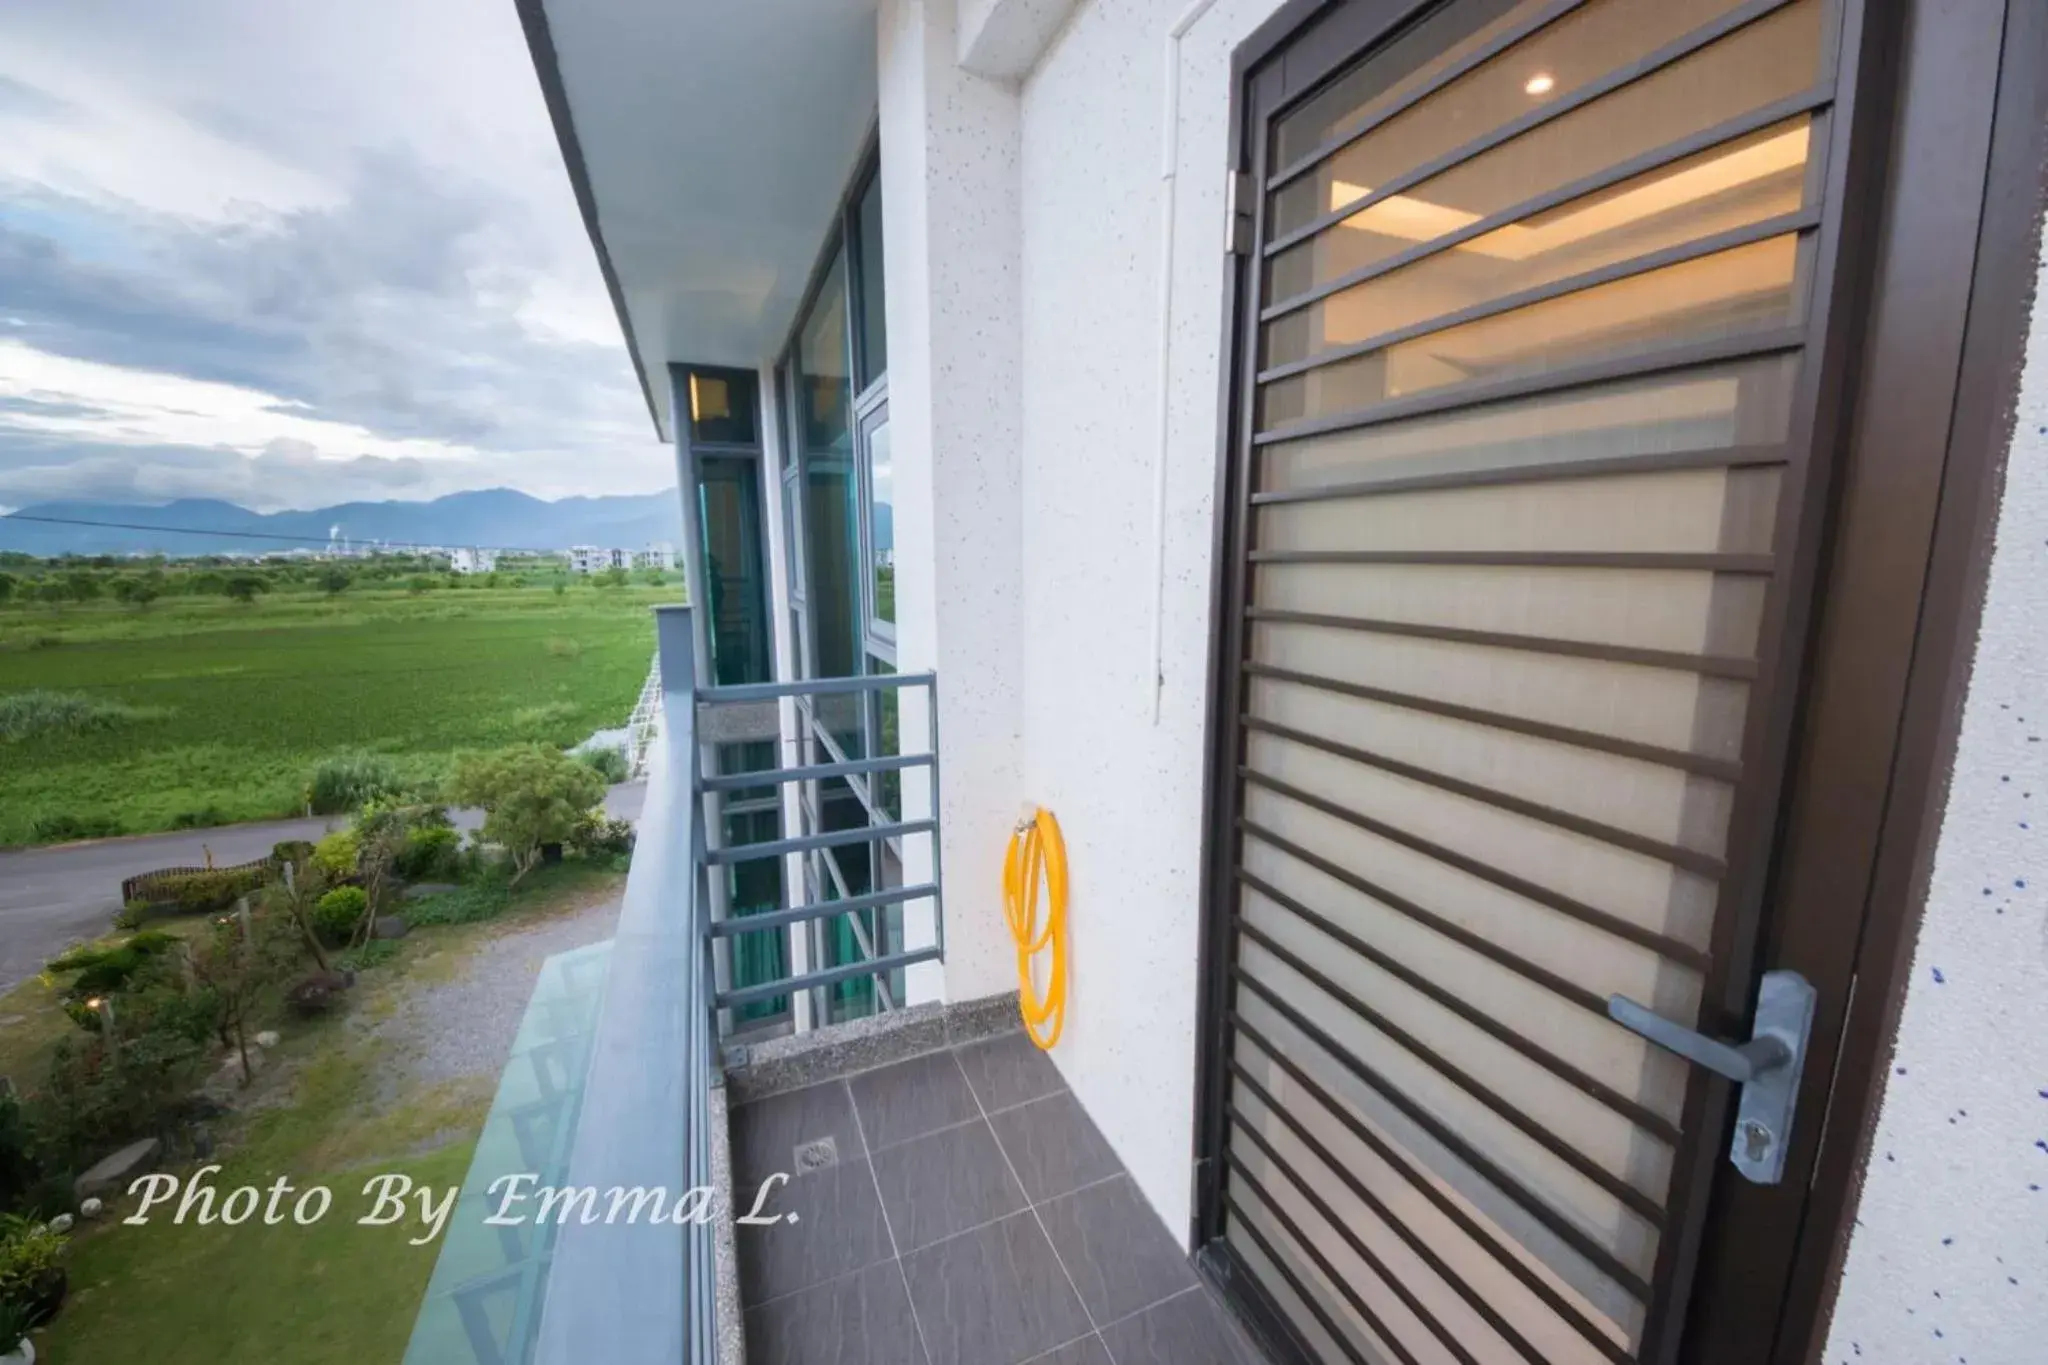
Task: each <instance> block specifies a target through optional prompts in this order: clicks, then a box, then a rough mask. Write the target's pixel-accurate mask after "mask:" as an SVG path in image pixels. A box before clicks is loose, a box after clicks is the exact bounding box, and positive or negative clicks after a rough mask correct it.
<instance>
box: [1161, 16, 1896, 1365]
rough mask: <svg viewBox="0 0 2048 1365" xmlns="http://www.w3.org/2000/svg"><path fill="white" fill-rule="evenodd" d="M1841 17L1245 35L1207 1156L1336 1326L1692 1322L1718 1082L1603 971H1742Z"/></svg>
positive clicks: (1384, 1328) (1838, 79) (1715, 1020)
mask: <svg viewBox="0 0 2048 1365" xmlns="http://www.w3.org/2000/svg"><path fill="white" fill-rule="evenodd" d="M1861 23H1862V19H1861V13H1860V6H1859V5H1858V4H1856V3H1855V2H1854V0H1749V3H1735V2H1734V0H1582V2H1581V3H1566V2H1561V0H1521V2H1520V3H1515V2H1514V0H1448V3H1440V4H1436V5H1433V6H1422V7H1420V8H1418V7H1417V6H1416V5H1414V4H1413V3H1393V2H1392V0H1379V2H1378V3H1372V2H1370V0H1354V3H1352V4H1349V5H1344V6H1338V7H1336V8H1334V9H1331V10H1327V11H1325V12H1324V14H1323V15H1322V16H1321V17H1320V18H1319V19H1318V21H1317V22H1316V23H1314V24H1311V25H1309V26H1308V27H1306V28H1305V29H1303V30H1302V31H1301V33H1300V36H1298V37H1296V38H1293V39H1290V40H1289V41H1288V42H1286V43H1284V44H1282V45H1281V46H1280V47H1279V48H1278V49H1277V50H1276V51H1274V52H1273V53H1271V54H1269V55H1268V56H1266V57H1265V58H1263V59H1262V60H1261V62H1260V63H1259V64H1258V65H1256V66H1255V67H1254V68H1253V69H1252V70H1251V71H1250V73H1249V74H1248V75H1247V76H1246V77H1245V81H1246V84H1245V86H1244V90H1243V96H1242V112H1243V114H1244V118H1245V122H1244V124H1243V126H1242V129H1241V136H1242V137H1243V139H1244V147H1243V158H1242V163H1241V164H1242V165H1244V166H1245V167H1246V168H1247V178H1246V179H1245V180H1244V181H1243V182H1242V183H1241V186H1240V188H1241V189H1243V190H1248V191H1249V193H1248V194H1243V195H1241V196H1240V203H1239V205H1238V209H1239V211H1240V213H1241V214H1242V215H1243V217H1244V219H1245V220H1246V221H1245V227H1246V228H1247V230H1248V238H1247V240H1246V241H1245V242H1243V243H1241V245H1242V246H1243V247H1244V255H1245V261H1246V264H1245V266H1244V278H1243V280H1242V282H1241V284H1240V292H1239V294H1238V300H1239V302H1238V308H1239V323H1240V329H1239V331H1240V335H1239V337H1238V340H1237V344H1236V356H1235V366H1236V378H1235V384H1236V387H1235V390H1234V394H1235V399H1234V404H1233V423H1234V435H1233V440H1234V443H1235V444H1234V446H1233V449H1232V450H1231V452H1230V458H1229V461H1228V470H1229V473H1228V476H1227V479H1226V492H1227V494H1228V496H1227V497H1226V505H1225V517H1226V522H1225V525H1226V534H1225V550H1226V553H1225V558H1226V568H1225V570H1224V575H1225V577H1224V588H1223V592H1224V618H1225V619H1224V621H1223V636H1224V643H1223V645H1222V647H1221V648H1222V653H1223V658H1224V660H1225V664H1224V668H1223V672H1222V675H1221V676H1220V677H1219V680H1218V694H1217V695H1218V707H1219V709H1218V713H1217V716H1218V722H1219V723H1218V725H1217V727H1216V729H1217V737H1218V745H1219V750H1218V753H1219V758H1218V767H1217V779H1216V780H1215V781H1214V783H1213V784H1212V809H1211V818H1212V821H1213V822H1214V824H1215V825H1216V826H1217V830H1216V833H1217V838H1218V841H1219V844H1218V847H1219V850H1220V852H1219V854H1218V862H1217V864H1216V866H1215V867H1214V868H1213V869H1212V873H1211V876H1212V896H1213V897H1214V900H1215V904H1216V905H1217V907H1218V908H1217V910H1216V911H1215V913H1217V914H1218V915H1219V916H1220V917H1221V918H1222V920H1223V921H1224V922H1225V923H1226V924H1227V928H1226V929H1225V931H1224V932H1225V934H1226V937H1227V947H1226V950H1225V952H1224V953H1223V965H1222V966H1221V967H1220V968H1219V969H1218V972H1217V978H1216V981H1217V984H1215V985H1214V986H1212V990H1214V991H1215V992H1216V994H1215V995H1214V996H1213V997H1212V1000H1213V1001H1214V1008H1215V1009H1216V1010H1217V1011H1218V1012H1220V1015H1221V1018H1222V1019H1223V1020H1224V1025H1223V1026H1222V1028H1221V1031H1220V1035H1219V1036H1220V1038H1221V1041H1220V1042H1219V1043H1218V1044H1217V1045H1216V1053H1215V1055H1214V1056H1213V1057H1212V1059H1211V1067H1210V1071H1209V1075H1208V1079H1207V1081H1206V1086H1207V1089H1206V1092H1205V1093H1206V1096H1207V1099H1208V1103H1209V1105H1210V1107H1211V1111H1212V1117H1211V1118H1210V1119H1209V1130H1210V1133H1209V1137H1208V1138H1205V1144H1206V1145H1207V1150H1206V1152H1205V1155H1206V1156H1207V1158H1208V1162H1209V1166H1208V1178H1207V1179H1206V1180H1205V1182H1204V1184H1203V1188H1202V1191H1201V1193H1200V1195H1199V1197H1198V1202H1199V1203H1200V1205H1201V1215H1200V1216H1201V1218H1202V1220H1203V1225H1204V1232H1205V1234H1206V1235H1208V1236H1211V1237H1213V1238H1214V1239H1216V1240H1217V1241H1218V1242H1219V1243H1220V1245H1221V1246H1222V1247H1224V1248H1226V1249H1227V1252H1228V1256H1229V1260H1230V1263H1231V1264H1232V1265H1233V1266H1235V1267H1238V1268H1239V1269H1240V1270H1241V1271H1242V1273H1244V1274H1246V1275H1248V1276H1249V1278H1250V1280H1251V1282H1252V1283H1253V1285H1254V1286H1256V1292H1257V1296H1258V1297H1259V1298H1260V1299H1261V1300H1262V1301H1263V1302H1264V1303H1265V1305H1266V1306H1267V1307H1268V1309H1269V1310H1270V1311H1272V1312H1274V1313H1276V1314H1277V1315H1278V1317H1279V1318H1280V1319H1281V1320H1282V1321H1284V1323H1285V1326H1286V1329H1287V1330H1288V1331H1289V1332H1290V1333H1291V1334H1292V1335H1293V1336H1294V1337H1295V1338H1296V1339H1297V1342H1298V1344H1299V1345H1300V1346H1301V1347H1302V1348H1304V1349H1305V1351H1306V1353H1307V1354H1309V1355H1311V1356H1312V1357H1314V1358H1315V1359H1317V1360H1320V1361H1327V1362H1343V1361H1349V1362H1358V1365H1367V1363H1368V1362H1370V1363H1372V1365H1377V1363H1378V1362H1383V1361H1398V1362H1404V1363H1405V1365H1438V1363H1439V1362H1461V1363H1464V1365H1470V1363H1471V1362H1485V1363H1486V1365H1492V1362H1521V1361H1529V1362H1551V1363H1553V1365H1580V1363H1581V1362H1585V1363H1586V1365H1597V1363H1598V1362H1615V1363H1616V1365H1623V1363H1624V1362H1636V1361H1653V1360H1656V1361H1661V1360H1666V1359H1670V1358H1673V1356H1674V1353H1675V1349H1676V1348H1675V1341H1676V1332H1677V1318H1678V1314H1679V1312H1680V1310H1681V1308H1682V1305H1683V1303H1684V1299H1685V1295H1686V1292H1687V1290H1688V1289H1689V1278H1690V1276H1691V1274H1692V1272H1691V1270H1690V1269H1689V1268H1688V1267H1690V1266H1691V1264H1692V1260H1693V1253H1694V1251H1695V1249H1696V1247H1697V1244H1698V1240H1699V1236H1700V1227H1701V1221H1702V1217H1703V1210H1704V1201H1705V1200H1706V1199H1707V1197H1708V1192H1709V1190H1710V1189H1711V1186H1712V1182H1713V1180H1715V1179H1722V1178H1731V1179H1732V1178H1734V1177H1733V1176H1732V1175H1728V1174H1726V1172H1727V1166H1726V1151H1725V1143H1726V1109H1725V1105H1726V1098H1727V1092H1726V1087H1725V1086H1719V1085H1717V1084H1714V1083H1710V1082H1709V1081H1708V1079H1707V1078H1706V1076H1705V1075H1704V1073H1702V1072H1701V1071H1700V1070H1699V1069H1698V1068H1695V1067H1693V1066H1691V1065H1690V1064H1688V1063H1687V1062H1685V1061H1683V1060H1681V1059H1679V1058H1678V1057H1676V1056H1674V1055H1672V1054H1671V1053H1668V1052H1665V1051H1662V1050H1660V1049H1658V1048H1656V1047H1654V1046H1652V1045H1650V1044H1649V1043H1647V1042H1645V1041H1644V1040H1643V1039H1642V1038H1640V1037H1638V1036H1637V1035H1635V1034H1633V1033H1631V1032H1628V1031H1626V1030H1624V1029H1623V1028H1621V1027H1620V1026H1618V1025H1616V1024H1615V1023H1613V1022H1612V1021H1611V1020H1610V1018H1609V1017H1608V1014H1607V1002H1608V999H1609V997H1610V996H1611V995H1617V994H1618V995H1624V996H1628V997H1631V998H1633V999H1635V1000H1637V1001H1641V1002H1643V1003H1645V1004H1647V1005H1649V1006H1650V1007H1652V1008H1653V1009H1654V1010H1655V1011H1657V1013H1659V1014H1661V1015H1662V1016H1664V1017H1665V1018H1667V1019H1670V1020H1674V1021H1678V1022H1680V1023H1682V1024H1685V1025H1688V1026H1698V1027H1700V1028H1702V1029H1705V1030H1709V1031H1714V1032H1721V1033H1725V1032H1726V1031H1727V1029H1728V1026H1729V1024H1730V1022H1731V1020H1730V1019H1729V1018H1728V1017H1727V1012H1726V1011H1725V1010H1723V1009H1721V1008H1718V1007H1716V1006H1715V1005H1714V1003H1713V1002H1715V1001H1719V1000H1730V999H1742V998H1745V997H1746V996H1747V995H1748V993H1749V992H1750V991H1751V990H1752V989H1753V977H1752V971H1753V961H1752V960H1753V958H1754V957H1755V956H1756V954H1755V952H1754V948H1755V940H1756V936H1757V931H1758V920H1759V913H1760V905H1761V902H1762V899H1763V893H1764V886H1765V881H1766V874H1767V871H1768V868H1769V865H1770V861H1771V858H1772V853H1773V833H1774V830H1775V829H1776V828H1777V826H1778V817H1779V803H1780V800H1781V785H1782V784H1781V775H1782V774H1783V772H1784V771H1785V768H1786V751H1787V747H1788V742H1789V737H1790V735H1791V734H1792V719H1793V713H1794V708H1795V706H1796V703H1797V700H1798V681H1799V680H1798V676H1797V675H1798V673H1799V661H1800V659H1801V658H1802V657H1803V655H1804V653H1805V649H1804V640H1805V631H1806V628H1807V623H1808V620H1809V616H1810V609H1811V608H1812V606H1813V598H1814V587H1813V585H1814V582H1815V580H1816V574H1817V566H1818V563H1819V555H1820V551H1819V546H1818V544H1817V542H1818V540H1819V538H1820V537H1819V532H1818V530H1817V529H1816V528H1817V526H1818V525H1819V524H1820V522H1821V520H1822V518H1821V516H1820V514H1819V511H1818V506H1819V503H1820V502H1821V498H1820V497H1818V496H1817V492H1816V490H1820V489H1822V488H1824V487H1825V486H1826V484H1827V477H1828V473H1829V471H1828V469H1827V468H1826V467H1825V466H1826V465H1827V463H1828V461H1829V460H1831V459H1832V458H1833V456H1831V455H1829V454H1828V453H1827V450H1828V448H1829V446H1830V444H1831V441H1830V439H1829V435H1828V433H1829V432H1830V430H1831V427H1830V423H1831V422H1832V420H1833V417H1832V415H1831V414H1832V412H1833V410H1834V409H1835V408H1837V407H1839V399H1836V398H1831V397H1830V396H1829V394H1830V387H1829V381H1828V380H1827V379H1826V378H1825V375H1826V374H1827V373H1832V371H1831V369H1830V367H1831V366H1832V365H1833V364H1834V360H1833V358H1832V357H1831V356H1829V355H1827V354H1824V352H1825V351H1826V349H1827V348H1826V347H1824V346H1823V345H1822V344H1821V338H1822V337H1823V336H1824V335H1828V334H1829V333H1828V325H1827V324H1828V316H1829V310H1830V308H1831V306H1833V304H1834V303H1835V301H1836V299H1837V298H1839V297H1840V296H1841V295H1842V293H1843V292H1844V290H1843V287H1842V286H1843V281H1842V280H1841V279H1838V278H1837V276H1838V275H1840V274H1841V273H1842V272H1841V271H1839V270H1838V268H1837V264H1836V263H1837V260H1838V238H1839V237H1840V227H1841V221H1842V218H1843V210H1842V202H1841V201H1842V200H1843V198H1844V197H1845V191H1844V188H1843V185H1844V181H1845V176H1846V174H1847V172H1846V169H1845V168H1846V167H1847V165H1848V160H1847V158H1848V151H1849V146H1848V144H1849V141H1850V139H1849V138H1848V136H1847V135H1846V132H1845V130H1846V129H1847V128H1848V127H1849V126H1850V123H1851V118H1850V114H1851V110H1850V104H1851V96H1852V93H1853V91H1852V86H1853V84H1854V82H1853V81H1851V80H1850V79H1848V78H1847V77H1846V76H1845V75H1844V74H1843V68H1844V63H1843V62H1842V60H1841V57H1840V54H1841V53H1842V52H1844V51H1852V52H1853V51H1861V50H1863V48H1862V30H1861ZM1741 1036H1747V1035H1746V1034H1744V1035H1741ZM1716 1170H1718V1171H1720V1172H1722V1173H1724V1174H1722V1175H1715V1174H1713V1172H1715V1171H1716ZM1788 1197H1792V1196H1788Z"/></svg>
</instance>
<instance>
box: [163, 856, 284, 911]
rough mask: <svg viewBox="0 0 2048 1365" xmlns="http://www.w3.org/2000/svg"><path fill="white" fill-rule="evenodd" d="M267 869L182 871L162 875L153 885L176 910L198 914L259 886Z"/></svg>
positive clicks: (224, 906)
mask: <svg viewBox="0 0 2048 1365" xmlns="http://www.w3.org/2000/svg"><path fill="white" fill-rule="evenodd" d="M269 872H270V869H269V868H268V867H264V866H257V867H224V868H215V869H213V870H211V871H208V872H186V873H183V874H181V875H179V876H176V877H165V878H162V879H161V880H159V881H158V882H157V883H156V888H155V889H156V893H157V895H158V896H159V897H160V898H161V900H162V901H165V902H168V903H169V904H171V905H173V906H175V907H176V908H177V909H178V911H179V912H180V913H182V914H187V915H202V914H207V913H210V912H212V911H215V910H225V909H227V908H228V907H229V906H230V905H233V904H234V903H235V902H236V901H238V900H240V899H241V898H242V897H244V896H246V895H249V894H250V893H251V892H254V891H259V890H261V889H262V887H263V883H264V882H265V881H266V880H267V879H268V877H269Z"/></svg>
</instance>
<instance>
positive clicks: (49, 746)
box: [0, 583, 680, 846]
mask: <svg viewBox="0 0 2048 1365" xmlns="http://www.w3.org/2000/svg"><path fill="white" fill-rule="evenodd" d="M679 595H680V593H679V590H678V589H677V588H675V587H673V586H669V587H652V586H648V585H645V584H638V583H636V584H633V585H631V586H627V587H617V588H598V587H592V586H590V585H588V584H585V583H578V584H576V585H575V586H573V587H571V588H570V589H569V590H568V591H566V592H564V593H561V594H557V593H555V592H554V591H552V589H550V588H547V587H534V588H469V589H462V590H439V591H434V592H427V593H420V594H412V593H408V592H405V591H401V590H391V589H379V590H370V589H358V590H352V591H349V592H345V593H342V594H340V595H338V596H334V597H328V596H326V595H324V594H320V593H314V592H303V593H278V594H274V595H271V596H267V597H264V598H261V599H259V600H258V601H256V602H254V603H248V604H243V603H238V602H232V601H228V600H226V599H224V598H219V597H173V598H164V599H162V600H160V601H158V602H156V603H155V604H153V605H152V606H151V607H149V609H147V610H137V609H135V608H132V607H125V606H121V605H118V604H115V603H111V602H94V603H88V604H84V605H73V606H67V607H64V608H61V609H58V608H52V607H47V606H21V605H17V606H12V607H5V608H0V698H4V697H6V696H7V695H9V694H12V693H19V692H26V691H29V690H32V689H47V690H52V691H58V692H65V693H76V694H81V695H84V696H87V697H90V698H94V699H97V700H104V701H108V702H113V703H118V704H121V705H123V706H127V707H131V708H135V710H134V712H132V713H130V715H129V717H128V718H127V719H125V720H123V721H121V722H120V723H117V724H114V725H112V726H111V727H109V728H106V729H101V730H95V731H90V732H87V733H83V734H53V733H43V734H37V735H31V736H28V737H26V738H17V739H12V740H9V739H6V738H0V846H5V845H9V844H21V843H28V842H32V841H33V833H32V831H33V829H34V826H35V823H36V821H37V820H38V819H39V818H45V817H50V816H56V815H69V816H72V817H75V818H77V819H80V820H86V821H105V822H110V825H109V827H110V828H111V829H114V830H118V831H120V832H123V833H130V834H136V833H146V832H150V831H155V830H163V829H172V828H177V827H179V826H181V825H187V826H189V825H208V824H216V823H225V822H232V821H240V820H255V819H263V818H268V817H274V816H282V815H293V814H299V813H301V802H302V800H303V793H304V786H305V782H306V778H307V774H308V772H309V771H310V769H311V768H312V766H313V765H314V764H315V763H316V762H318V761H319V760H320V759H322V758H324V757H327V756H328V755H331V754H334V753H337V752H342V751H347V750H354V749H367V750H374V751H378V752H382V753H386V754H391V755H394V756H398V757H400V758H401V759H402V760H403V761H404V762H406V763H408V764H413V765H417V766H419V767H420V768H421V769H422V770H426V769H431V768H436V767H438V765H440V764H441V763H443V762H445V760H446V759H447V757H448V755H450V754H451V753H453V752H454V751H457V750H461V749H465V748H488V747H493V746H498V745H504V744H511V743H516V742H520V741H527V740H535V741H544V742H547V743H552V744H558V745H568V744H573V743H575V742H577V741H579V740H581V739H583V738H585V737H586V736H588V735H589V734H590V733H591V732H592V731H593V730H596V729H600V728H605V727H610V726H618V725H622V724H624V723H625V720H626V716H627V713H628V712H629V711H630V710H631V708H632V705H633V700H634V698H635V697H636V696H637V695H638V693H639V689H640V685H641V683H642V682H643V681H644V680H645V678H646V674H647V664H648V660H649V658H650V656H651V655H652V652H653V649H654V625H653V621H652V618H651V616H650V614H649V610H648V609H649V608H650V607H651V606H653V605H655V604H656V603H660V602H672V601H675V600H677V598H678V597H679Z"/></svg>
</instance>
